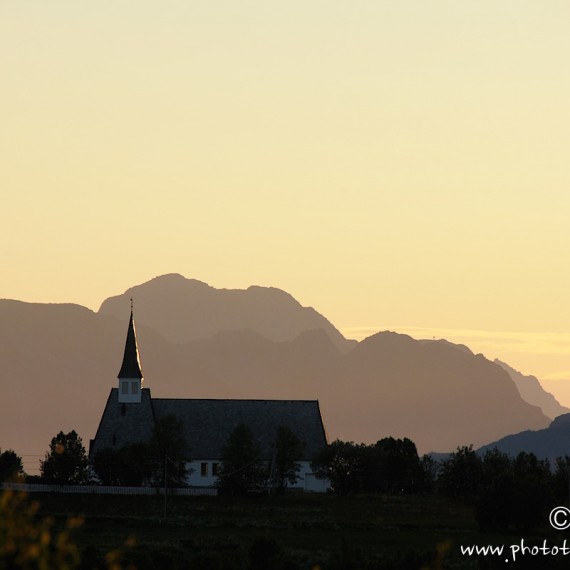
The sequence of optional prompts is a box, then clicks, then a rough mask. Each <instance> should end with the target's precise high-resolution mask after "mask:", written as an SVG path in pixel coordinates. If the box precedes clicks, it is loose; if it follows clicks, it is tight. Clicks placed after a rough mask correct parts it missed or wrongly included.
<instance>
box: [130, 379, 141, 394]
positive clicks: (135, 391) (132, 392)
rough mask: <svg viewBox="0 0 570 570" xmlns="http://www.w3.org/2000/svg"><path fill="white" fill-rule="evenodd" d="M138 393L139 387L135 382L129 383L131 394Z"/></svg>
mask: <svg viewBox="0 0 570 570" xmlns="http://www.w3.org/2000/svg"><path fill="white" fill-rule="evenodd" d="M138 393H139V385H138V382H137V381H136V380H135V381H134V382H131V394H138Z"/></svg>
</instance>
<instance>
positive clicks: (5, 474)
mask: <svg viewBox="0 0 570 570" xmlns="http://www.w3.org/2000/svg"><path fill="white" fill-rule="evenodd" d="M23 476H24V466H23V465H22V458H21V457H19V456H18V455H16V452H14V451H12V450H11V449H8V450H7V451H4V452H3V453H0V483H3V482H8V481H17V480H19V479H21V478H23Z"/></svg>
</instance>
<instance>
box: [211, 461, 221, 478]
mask: <svg viewBox="0 0 570 570" xmlns="http://www.w3.org/2000/svg"><path fill="white" fill-rule="evenodd" d="M219 468H220V464H219V463H212V475H213V476H214V477H216V476H217V475H218V473H219Z"/></svg>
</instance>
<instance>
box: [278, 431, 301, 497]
mask: <svg viewBox="0 0 570 570" xmlns="http://www.w3.org/2000/svg"><path fill="white" fill-rule="evenodd" d="M304 447H305V444H304V443H303V442H302V441H301V440H300V439H299V438H298V437H297V436H296V435H295V434H294V433H293V432H292V430H291V428H290V427H289V426H286V425H281V426H279V427H278V428H277V437H276V439H275V452H274V469H275V474H274V476H275V481H276V482H277V492H278V493H279V494H282V493H284V492H285V488H286V487H287V485H293V484H295V482H296V481H297V474H298V473H299V470H300V465H299V463H297V460H298V459H299V458H300V457H301V455H302V453H303V449H304Z"/></svg>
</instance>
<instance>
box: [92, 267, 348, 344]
mask: <svg viewBox="0 0 570 570" xmlns="http://www.w3.org/2000/svg"><path fill="white" fill-rule="evenodd" d="M131 297H133V298H134V302H135V313H136V318H137V322H138V323H141V324H145V325H147V326H149V327H151V328H153V329H154V330H155V331H157V332H158V333H159V334H160V335H162V336H163V337H164V338H165V339H168V340H170V341H172V342H176V343H186V342H190V341H192V340H199V339H204V338H212V337H213V336H214V335H216V334H217V333H219V332H222V331H224V330H239V329H250V330H252V331H255V332H257V333H259V334H261V335H262V336H264V337H266V338H268V339H270V340H273V341H285V340H293V339H295V338H297V337H298V336H299V334H301V333H302V332H303V331H306V330H310V329H319V328H320V329H323V330H324V331H325V332H326V334H327V335H328V336H329V337H330V338H331V340H332V341H333V343H334V344H335V345H336V346H337V348H339V350H341V351H344V352H346V351H348V350H350V349H351V348H352V347H353V346H354V342H352V341H349V340H347V339H345V338H344V336H343V335H342V334H341V333H340V332H339V331H338V330H337V329H336V328H335V327H334V326H333V325H332V324H331V323H330V322H329V321H328V320H327V319H326V318H325V317H323V316H322V315H321V314H319V313H318V312H317V311H315V310H314V309H313V308H311V307H303V306H302V305H301V304H300V303H299V302H298V301H297V300H296V299H295V298H294V297H293V296H292V295H290V294H289V293H287V292H285V291H283V290H281V289H278V288H276V287H262V286H259V285H251V286H250V287H248V288H247V289H216V288H215V287H212V286H210V285H208V284H207V283H204V282H202V281H198V280H196V279H187V278H185V277H183V276H182V275H180V274H178V273H169V274H166V275H161V276H158V277H155V278H154V279H151V280H150V281H147V282H146V283H142V284H139V285H136V286H134V287H131V288H130V289H128V290H127V291H126V292H125V293H123V294H122V295H117V296H114V297H110V298H108V299H106V300H105V301H103V303H102V304H101V307H100V309H99V313H100V314H107V315H113V316H115V317H117V318H121V319H124V318H125V314H127V313H126V311H127V308H128V304H129V302H130V301H129V299H130V298H131Z"/></svg>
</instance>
